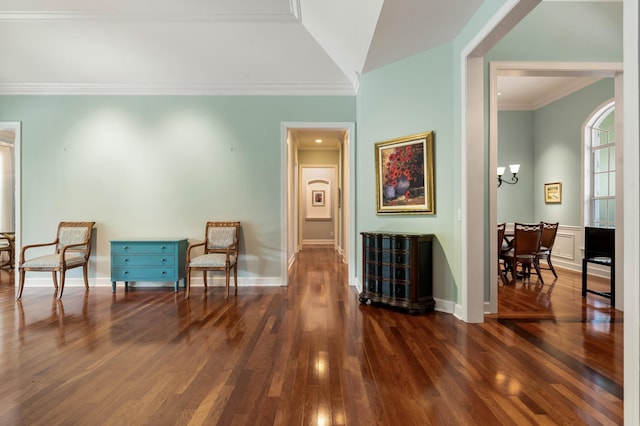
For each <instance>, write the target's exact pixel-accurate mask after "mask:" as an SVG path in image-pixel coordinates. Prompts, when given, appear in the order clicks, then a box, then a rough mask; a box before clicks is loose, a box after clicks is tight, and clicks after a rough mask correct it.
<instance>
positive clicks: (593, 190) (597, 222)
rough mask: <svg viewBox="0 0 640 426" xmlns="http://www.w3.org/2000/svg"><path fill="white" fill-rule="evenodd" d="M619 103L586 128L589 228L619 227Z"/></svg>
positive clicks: (600, 110) (597, 113)
mask: <svg viewBox="0 0 640 426" xmlns="http://www.w3.org/2000/svg"><path fill="white" fill-rule="evenodd" d="M614 130H615V103H614V102H609V103H607V104H605V105H604V106H602V107H600V108H598V110H596V111H595V112H594V113H593V114H592V116H591V118H590V119H589V121H588V122H587V125H586V126H585V156H584V158H585V174H584V177H585V225H586V226H595V227H600V228H613V227H614V226H615V224H616V145H615V142H616V139H615V131H614Z"/></svg>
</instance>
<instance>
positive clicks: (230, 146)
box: [0, 96, 355, 283]
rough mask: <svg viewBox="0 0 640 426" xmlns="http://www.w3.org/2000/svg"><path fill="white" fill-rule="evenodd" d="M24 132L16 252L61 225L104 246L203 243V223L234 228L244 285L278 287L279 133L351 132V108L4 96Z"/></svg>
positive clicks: (266, 100) (346, 104)
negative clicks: (291, 125)
mask: <svg viewBox="0 0 640 426" xmlns="http://www.w3.org/2000/svg"><path fill="white" fill-rule="evenodd" d="M0 119H1V120H3V121H21V122H22V230H23V234H22V237H23V239H22V242H23V244H29V243H35V242H43V241H48V240H51V239H53V237H54V235H55V227H56V224H57V223H58V222H59V221H61V220H94V221H96V222H97V247H96V250H95V252H94V253H95V256H94V257H95V261H96V265H95V268H92V270H93V271H95V274H96V276H97V277H99V278H105V277H106V278H107V279H108V277H109V275H110V271H109V240H110V239H114V238H140V237H187V238H189V239H191V240H202V238H203V237H204V226H205V222H206V221H207V220H239V221H241V222H242V231H241V253H242V256H241V258H240V267H239V270H238V273H239V275H240V277H241V278H244V279H245V280H246V281H249V280H250V279H251V278H261V279H266V280H268V281H269V282H272V283H273V282H281V281H282V280H281V278H282V277H280V275H281V265H282V261H283V256H285V254H284V253H281V236H282V233H283V231H282V229H281V224H282V220H281V215H282V212H281V207H282V205H281V204H282V202H281V191H282V181H281V170H282V167H283V165H282V164H281V145H282V135H281V123H282V122H310V121H336V122H352V121H355V97H330V96H322V97H302V96H300V97H271V96H230V97H224V96H220V97H213V96H201V97H198V96H194V97H189V96H173V97H172V96H146V97H145V96H136V97H128V96H3V97H0Z"/></svg>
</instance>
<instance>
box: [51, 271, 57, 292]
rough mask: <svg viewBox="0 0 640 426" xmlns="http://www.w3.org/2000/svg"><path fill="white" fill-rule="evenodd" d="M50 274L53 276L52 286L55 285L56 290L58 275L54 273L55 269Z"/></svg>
mask: <svg viewBox="0 0 640 426" xmlns="http://www.w3.org/2000/svg"><path fill="white" fill-rule="evenodd" d="M51 275H52V276H53V286H54V287H55V289H56V291H58V275H57V274H56V271H53V272H52V273H51Z"/></svg>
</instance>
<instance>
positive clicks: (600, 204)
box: [593, 200, 607, 223]
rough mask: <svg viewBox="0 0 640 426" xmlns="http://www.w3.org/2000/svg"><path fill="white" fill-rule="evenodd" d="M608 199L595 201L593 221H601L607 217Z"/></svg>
mask: <svg viewBox="0 0 640 426" xmlns="http://www.w3.org/2000/svg"><path fill="white" fill-rule="evenodd" d="M606 201H607V200H594V201H593V222H594V223H596V222H601V221H602V220H604V219H606V218H607V204H606Z"/></svg>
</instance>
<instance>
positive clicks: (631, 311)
mask: <svg viewBox="0 0 640 426" xmlns="http://www.w3.org/2000/svg"><path fill="white" fill-rule="evenodd" d="M622 26H623V28H624V31H623V43H622V44H623V52H622V56H623V58H624V76H623V79H624V88H625V90H624V92H623V94H621V96H624V98H623V99H622V102H616V103H621V104H622V105H623V112H622V114H621V115H622V116H623V121H624V124H623V132H624V161H625V169H624V171H623V173H624V178H623V179H624V188H623V192H622V198H624V200H625V201H624V208H623V214H624V219H623V223H624V233H625V241H624V252H623V253H622V261H623V262H624V268H623V276H622V278H623V280H624V282H625V283H627V285H625V288H624V291H625V294H624V299H623V305H624V356H623V358H624V401H625V404H624V424H626V425H637V424H640V405H639V404H638V403H637V402H638V398H639V397H640V288H638V283H640V262H638V257H639V256H640V197H639V195H638V194H640V149H639V147H638V144H639V142H640V141H639V140H638V139H639V137H638V135H639V134H640V124H639V120H638V117H639V116H640V105H639V103H640V90H639V88H638V75H639V72H638V44H639V39H638V1H637V0H627V1H625V2H624V3H623V22H622ZM616 101H618V99H616ZM618 110H619V108H618ZM617 136H618V137H619V136H620V135H617ZM616 250H617V247H616ZM617 305H618V304H617V303H616V306H617Z"/></svg>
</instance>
